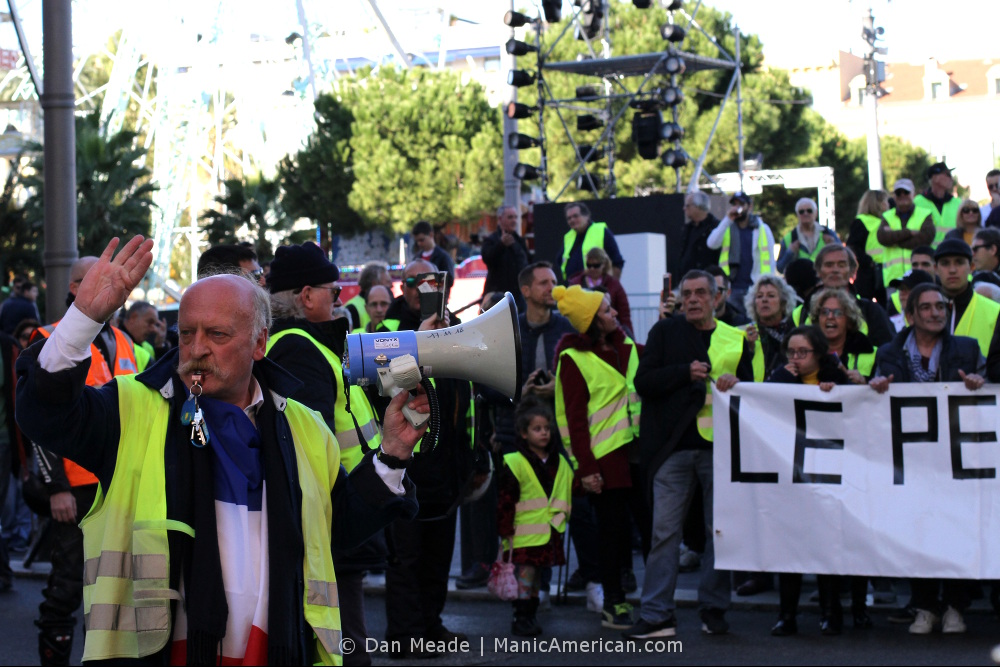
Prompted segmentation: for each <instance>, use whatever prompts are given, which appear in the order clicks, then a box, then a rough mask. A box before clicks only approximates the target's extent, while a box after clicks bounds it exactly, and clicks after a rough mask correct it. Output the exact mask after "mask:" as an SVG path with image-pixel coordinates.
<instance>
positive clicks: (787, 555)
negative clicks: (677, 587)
mask: <svg viewBox="0 0 1000 667" xmlns="http://www.w3.org/2000/svg"><path fill="white" fill-rule="evenodd" d="M998 393H1000V387H996V386H991V385H986V386H985V387H984V388H983V389H981V390H979V391H975V392H973V391H968V390H967V389H966V388H965V387H964V386H963V385H962V384H961V383H949V384H929V383H928V384H893V385H892V386H891V388H890V390H889V392H887V393H885V394H881V395H880V394H877V393H875V392H874V391H873V390H872V389H870V388H868V387H866V386H851V387H835V388H834V389H833V391H831V392H829V393H825V392H822V391H820V389H819V387H816V386H804V385H788V384H768V383H763V384H760V383H750V382H745V383H740V384H738V385H737V386H736V387H735V388H733V389H732V390H730V391H728V392H726V393H720V392H718V391H715V392H714V393H713V401H714V402H713V414H714V429H715V476H714V485H715V495H714V498H715V501H714V502H715V511H714V522H715V525H714V529H715V563H716V566H717V567H718V568H720V569H727V570H748V571H766V572H812V573H818V574H858V575H872V576H875V575H878V576H893V577H945V578H969V579H1000V480H998V479H997V468H998V467H1000V444H998V443H997V433H998V430H1000V410H998V409H997V394H998Z"/></svg>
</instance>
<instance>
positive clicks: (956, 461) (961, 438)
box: [948, 395, 997, 479]
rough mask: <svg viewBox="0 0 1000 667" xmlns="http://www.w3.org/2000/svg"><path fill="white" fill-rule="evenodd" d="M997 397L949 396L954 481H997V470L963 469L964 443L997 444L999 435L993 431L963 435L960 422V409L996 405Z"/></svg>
mask: <svg viewBox="0 0 1000 667" xmlns="http://www.w3.org/2000/svg"><path fill="white" fill-rule="evenodd" d="M996 404H997V401H996V396H993V395H987V396H949V397H948V422H949V424H948V426H949V431H950V434H951V475H952V477H953V478H954V479H995V478H996V476H997V470H996V468H964V467H962V443H963V442H996V441H997V434H996V433H994V432H993V431H979V432H976V433H963V432H962V425H961V424H960V423H959V422H958V409H959V408H962V407H967V406H968V407H974V406H977V405H994V406H995V405H996Z"/></svg>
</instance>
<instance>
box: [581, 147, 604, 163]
mask: <svg viewBox="0 0 1000 667" xmlns="http://www.w3.org/2000/svg"><path fill="white" fill-rule="evenodd" d="M577 148H578V149H579V151H580V159H581V160H583V161H584V162H597V161H598V160H600V159H601V158H603V157H604V149H603V148H600V147H594V146H591V145H590V144H580V145H579V146H577Z"/></svg>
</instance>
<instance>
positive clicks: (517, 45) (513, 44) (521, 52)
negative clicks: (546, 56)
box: [507, 39, 538, 56]
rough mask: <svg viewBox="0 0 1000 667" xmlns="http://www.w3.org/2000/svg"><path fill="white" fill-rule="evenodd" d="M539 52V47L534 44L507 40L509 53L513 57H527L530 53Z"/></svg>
mask: <svg viewBox="0 0 1000 667" xmlns="http://www.w3.org/2000/svg"><path fill="white" fill-rule="evenodd" d="M537 51H538V47H537V46H535V45H534V44H528V43H527V42H522V41H521V40H519V39H508V40H507V53H509V54H510V55H512V56H525V55H527V54H529V53H532V52H537Z"/></svg>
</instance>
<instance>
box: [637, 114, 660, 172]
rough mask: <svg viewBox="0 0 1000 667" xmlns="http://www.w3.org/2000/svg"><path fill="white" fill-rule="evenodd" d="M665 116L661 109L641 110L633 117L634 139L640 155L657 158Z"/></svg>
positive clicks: (649, 158) (650, 158)
mask: <svg viewBox="0 0 1000 667" xmlns="http://www.w3.org/2000/svg"><path fill="white" fill-rule="evenodd" d="M662 126H663V117H662V116H661V115H660V110H659V109H648V110H639V111H637V112H636V114H635V116H633V117H632V141H633V142H635V146H636V151H637V152H638V153H639V157H641V158H643V159H644V160H655V159H656V156H657V154H658V153H659V152H660V132H661V127H662Z"/></svg>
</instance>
